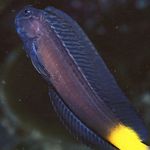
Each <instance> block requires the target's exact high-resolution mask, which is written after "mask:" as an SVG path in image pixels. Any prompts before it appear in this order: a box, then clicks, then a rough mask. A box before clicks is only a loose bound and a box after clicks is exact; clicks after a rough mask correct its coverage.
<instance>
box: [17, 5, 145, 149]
mask: <svg viewBox="0 0 150 150" xmlns="http://www.w3.org/2000/svg"><path fill="white" fill-rule="evenodd" d="M29 10H30V11H29ZM29 10H28V9H24V10H23V11H21V12H20V13H19V15H17V19H16V24H17V31H18V33H19V35H20V36H21V38H22V39H23V42H24V44H25V47H26V49H27V53H28V55H29V56H30V57H31V60H32V63H33V65H34V66H35V68H36V69H37V70H38V72H39V73H40V74H41V75H42V76H43V77H44V78H46V80H47V81H53V82H52V83H53V84H54V85H53V86H54V88H56V87H57V88H56V90H58V89H59V90H60V89H61V90H60V91H59V92H60V93H59V95H60V97H59V95H57V93H56V92H55V91H53V92H52V93H51V94H50V96H51V97H52V101H53V106H54V108H55V110H56V112H57V113H58V114H59V116H60V118H61V120H62V121H63V122H64V123H65V124H66V126H67V127H68V128H69V129H70V130H71V131H72V132H73V134H74V135H75V136H76V137H78V138H80V139H82V141H83V142H85V143H87V144H89V143H90V145H96V146H98V147H99V148H102V149H104V150H105V149H106V150H108V149H113V146H111V145H110V144H109V143H107V142H106V141H105V140H103V139H102V138H101V137H100V136H102V137H104V138H106V139H107V135H106V134H105V133H107V134H109V129H111V128H112V127H113V125H116V124H118V123H120V122H121V123H124V124H125V125H127V126H130V127H132V128H133V129H134V130H135V131H137V133H138V134H139V135H140V136H141V139H142V140H146V138H147V131H146V130H145V127H144V125H143V123H142V121H141V120H140V118H139V117H138V116H137V114H136V112H135V111H134V109H133V107H132V106H131V104H130V102H129V101H128V99H127V98H126V97H125V96H124V94H123V93H122V91H121V90H120V88H119V87H118V85H117V83H116V81H115V79H114V78H113V76H112V74H111V73H110V72H109V70H108V69H107V67H106V65H105V63H104V62H103V60H102V58H101V57H100V56H99V54H98V53H97V51H96V49H95V47H94V46H93V44H92V43H91V42H90V40H89V39H88V37H87V36H86V34H85V33H84V32H83V31H82V29H81V28H80V27H79V25H78V24H77V23H76V22H75V21H74V20H72V19H71V18H70V17H69V16H67V15H66V14H64V13H63V12H61V11H59V10H57V9H55V8H53V7H48V8H46V9H45V11H42V10H39V11H38V10H37V9H34V8H33V10H32V7H29ZM34 10H35V11H34ZM36 13H38V16H37V14H36ZM30 14H32V15H31V16H30ZM33 14H34V15H33ZM29 16H30V17H29ZM26 17H29V18H26ZM24 18H26V19H24ZM18 20H19V21H18ZM20 20H21V21H20ZM20 23H21V24H22V25H20ZM20 26H22V28H21V30H20V28H19V27H20ZM44 29H45V30H44ZM25 30H26V32H25ZM43 30H44V31H45V32H44V31H43ZM40 34H41V35H43V36H39V35H40ZM40 38H41V39H42V40H41V41H40V40H39V41H40V42H41V43H42V44H41V43H40V42H39V41H38V39H40ZM36 40H37V43H38V42H39V43H38V44H37V43H36ZM45 41H46V42H45ZM52 41H53V42H52ZM54 43H55V44H54ZM51 45H52V46H51ZM54 45H55V46H54ZM57 50H58V51H57ZM55 52H56V53H55ZM41 54H43V55H41ZM49 54H51V55H49ZM48 56H49V57H48ZM52 56H53V57H52ZM54 56H55V57H54ZM61 56H62V57H61ZM40 58H41V59H43V60H44V61H43V63H42V61H40ZM52 58H53V59H52ZM57 58H58V59H57ZM60 58H63V59H60ZM50 59H51V61H49V60H50ZM63 60H66V61H63ZM69 60H71V61H69ZM64 62H67V63H64ZM44 63H45V64H44ZM60 64H61V65H60ZM64 64H65V65H64ZM44 65H45V66H44ZM57 66H59V67H57ZM64 66H67V67H68V68H69V69H70V70H69V69H68V68H67V67H66V68H65V67H64ZM44 67H47V70H46V68H44ZM51 68H52V69H51ZM61 69H62V70H63V71H64V72H63V71H62V70H61ZM67 69H68V70H69V71H70V72H67ZM56 71H58V73H56ZM75 71H76V72H75ZM55 73H56V74H55ZM77 73H78V74H77ZM58 74H59V75H60V78H61V79H60V80H59V78H57V77H58V76H59V75H58ZM66 74H67V75H68V74H69V75H70V76H69V75H68V76H66ZM49 75H52V77H53V80H50V77H49ZM61 75H62V76H61ZM72 75H74V76H72ZM55 77H56V78H57V79H56V78H55ZM64 77H66V78H64ZM72 77H74V78H72ZM75 77H78V78H75ZM64 79H65V80H64ZM72 79H74V80H72ZM75 79H76V80H75ZM63 80H64V82H62V81H63ZM68 80H69V81H71V82H69V84H68V82H66V81H68ZM54 81H55V82H54ZM60 83H61V84H60ZM62 83H65V84H62ZM75 83H78V84H77V86H76V87H75V86H74V85H76V84H75ZM80 83H81V84H80ZM56 85H57V86H56ZM70 85H73V88H72V89H71V86H70ZM80 85H82V86H80ZM67 86H68V87H69V88H68V89H69V90H68V89H67V88H64V87H67ZM78 86H80V88H79V89H78ZM58 87H60V88H58ZM82 87H84V88H82ZM62 89H63V90H62ZM70 89H71V90H70ZM74 89H75V93H73V91H74ZM80 89H81V91H83V92H84V91H86V92H85V93H84V94H85V95H86V97H82V96H84V94H83V93H82V92H81V93H80ZM83 89H84V90H83ZM67 92H72V93H71V94H72V95H73V96H72V95H71V94H70V95H71V96H72V97H70V99H69V98H68V97H69V96H68V95H69V94H68V93H67ZM64 93H65V94H64ZM66 93H67V94H68V95H67V94H66ZM79 93H80V96H79V99H76V97H74V95H79ZM63 94H64V95H65V96H64V95H63ZM62 95H63V96H64V97H63V96H62ZM95 95H96V96H95ZM61 97H63V99H62V98H61ZM89 97H90V98H89ZM67 98H68V99H67ZM88 98H89V99H88ZM66 99H67V100H66ZM71 100H72V101H71ZM74 100H78V103H77V102H75V101H74ZM82 100H85V101H82ZM86 100H87V101H88V102H89V103H86V102H87V101H86ZM68 101H69V102H70V101H71V105H69V104H70V103H69V102H68ZM67 102H68V103H67ZM80 102H81V104H82V105H80V104H79V103H80ZM83 102H85V103H86V104H88V105H84V104H85V103H84V104H83ZM78 104H79V105H78ZM83 105H84V106H85V107H84V108H85V109H84V111H82V109H81V108H83V107H82V106H83ZM74 106H76V107H74ZM78 106H80V107H78ZM87 106H88V107H87ZM103 106H106V107H103ZM107 106H108V107H109V108H108V109H107ZM74 108H75V109H74ZM78 108H79V110H78ZM87 108H88V109H87ZM93 108H98V110H99V112H100V113H97V112H98V111H95V110H96V109H93ZM90 110H92V111H90ZM93 110H94V111H93ZM80 111H81V112H82V113H80V114H77V113H78V112H80ZM101 111H102V112H103V113H102V114H103V115H101ZM83 112H88V113H89V114H91V116H92V117H93V118H92V119H93V120H92V119H91V120H89V119H88V117H87V116H88V115H85V114H88V113H83ZM90 112H92V113H90ZM93 112H96V113H93ZM112 112H113V114H112ZM93 114H94V115H93ZM99 115H101V117H99ZM80 116H82V118H80ZM83 116H85V117H83ZM110 116H111V117H110ZM112 116H113V117H112ZM103 117H104V119H102V118H103ZM79 118H80V119H81V120H80V119H79ZM95 118H96V119H95ZM106 118H108V120H111V121H110V122H109V123H108V122H107V121H108V120H107V121H106V122H105V124H104V123H103V120H104V121H105V119H106ZM85 120H86V121H85ZM97 120H98V121H97ZM93 122H94V124H93ZM97 122H98V123H99V125H97V124H96V123H97ZM111 123H112V124H111ZM90 125H94V126H90ZM102 125H103V126H102ZM107 125H108V126H107ZM101 126H102V128H101V129H100V131H99V128H100V127H101ZM105 126H107V129H108V132H105V133H103V134H102V132H103V131H107V130H103V129H106V128H105ZM90 127H91V128H90ZM94 129H95V130H94ZM96 129H97V130H96ZM104 134H105V135H104Z"/></svg>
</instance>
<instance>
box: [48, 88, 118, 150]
mask: <svg viewBox="0 0 150 150" xmlns="http://www.w3.org/2000/svg"><path fill="white" fill-rule="evenodd" d="M49 96H50V98H51V100H52V104H53V107H54V109H55V111H56V113H57V114H58V116H59V117H60V119H61V121H62V122H63V123H64V125H65V126H66V127H67V129H69V130H70V132H71V133H72V134H73V135H74V136H75V138H77V139H79V140H81V141H82V142H83V143H86V144H87V145H89V146H92V147H93V146H94V147H96V148H99V149H102V150H114V149H116V148H115V147H113V146H112V145H111V144H110V143H108V142H107V141H105V140H104V139H102V138H101V137H100V136H97V135H96V134H95V133H94V132H93V131H92V130H90V129H89V128H87V127H86V125H85V124H83V123H82V122H81V121H80V120H79V119H78V118H77V117H76V116H75V115H74V114H73V112H72V111H71V110H70V109H69V108H68V107H67V106H66V104H65V103H64V102H63V100H62V99H61V97H60V96H59V95H58V93H56V92H55V90H53V89H50V90H49Z"/></svg>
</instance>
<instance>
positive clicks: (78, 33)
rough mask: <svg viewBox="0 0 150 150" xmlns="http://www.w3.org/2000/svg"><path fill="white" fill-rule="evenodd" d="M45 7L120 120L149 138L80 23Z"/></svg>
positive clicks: (76, 58) (93, 84)
mask: <svg viewBox="0 0 150 150" xmlns="http://www.w3.org/2000/svg"><path fill="white" fill-rule="evenodd" d="M45 10H46V11H47V12H48V13H49V15H46V17H47V21H48V23H49V25H50V27H51V28H52V29H53V30H54V32H55V33H56V35H57V36H58V38H59V39H60V41H61V42H62V44H63V45H64V47H65V48H66V49H67V50H68V52H69V53H70V54H71V55H72V56H73V58H74V60H75V62H76V63H77V65H78V66H79V67H80V69H81V70H82V72H83V74H84V75H85V77H86V78H87V80H88V81H89V83H90V85H91V87H92V88H93V89H94V90H95V91H96V93H97V94H98V96H100V97H101V99H102V100H103V101H104V102H105V103H106V104H107V106H108V107H109V108H110V109H111V111H112V112H113V113H114V114H115V116H116V117H117V118H119V120H120V121H121V122H123V123H124V124H125V125H127V126H130V127H132V128H133V129H134V130H135V131H137V133H138V134H139V135H140V136H141V138H142V140H146V139H147V131H146V129H145V126H144V125H143V122H142V121H141V119H140V118H139V116H138V115H137V114H136V112H135V111H134V108H133V107H132V106H131V104H130V102H129V101H128V99H127V97H126V96H125V95H124V94H123V92H122V91H121V90H120V88H119V87H118V85H117V83H116V81H115V79H114V77H113V76H112V74H111V73H110V71H109V70H108V69H107V67H106V65H105V63H104V62H103V60H102V58H101V57H100V56H99V54H98V53H97V51H96V49H95V47H94V46H93V44H92V43H91V42H90V40H89V39H88V37H87V36H86V35H85V33H84V32H83V31H82V29H81V28H80V27H79V25H78V24H77V23H76V22H75V21H74V20H73V19H71V18H70V17H69V16H68V15H66V14H65V13H63V12H62V11H59V10H57V9H55V8H53V7H48V8H46V9H45Z"/></svg>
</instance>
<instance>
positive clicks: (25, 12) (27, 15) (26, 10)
mask: <svg viewBox="0 0 150 150" xmlns="http://www.w3.org/2000/svg"><path fill="white" fill-rule="evenodd" d="M24 15H25V16H26V17H30V16H31V10H30V9H25V10H24Z"/></svg>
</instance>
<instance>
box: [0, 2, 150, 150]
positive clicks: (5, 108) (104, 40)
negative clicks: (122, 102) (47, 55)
mask: <svg viewBox="0 0 150 150" xmlns="http://www.w3.org/2000/svg"><path fill="white" fill-rule="evenodd" d="M29 4H32V5H33V6H35V7H38V8H41V9H44V8H45V7H47V6H54V7H56V8H59V9H61V10H63V11H65V12H66V13H68V14H69V15H70V16H72V17H73V18H74V19H75V20H76V21H77V22H78V23H79V24H80V25H81V27H82V28H83V29H84V31H85V32H86V33H87V35H88V36H89V38H90V39H91V40H92V42H93V43H94V45H95V46H96V48H97V50H98V51H99V52H100V55H101V57H102V58H103V59H104V60H105V62H106V64H107V66H108V67H109V69H110V70H111V72H112V73H113V75H114V76H115V78H116V80H117V81H118V84H119V85H120V87H121V89H122V90H123V91H124V92H125V94H126V95H127V96H128V97H129V99H130V100H131V102H132V103H133V105H134V106H135V107H136V109H137V111H138V112H139V114H140V115H141V117H142V118H143V120H144V122H145V124H146V127H147V128H148V129H149V130H150V1H149V0H36V1H35V0H0V84H1V88H0V89H1V91H2V92H1V93H0V95H1V96H0V97H1V98H0V100H1V101H2V102H1V109H0V113H1V124H2V130H3V131H4V130H6V131H5V132H4V133H3V134H2V135H3V136H2V139H4V140H3V142H1V137H0V144H1V145H2V146H1V147H2V150H5V149H6V150H7V149H8V150H11V149H16V150H17V148H18V149H21V148H22V149H23V148H24V149H25V150H28V149H31V150H34V149H35V150H38V148H39V147H40V146H41V147H40V148H39V149H40V150H46V149H44V147H42V146H43V143H44V144H45V141H46V140H47V139H46V140H45V138H41V137H40V138H39V139H38V140H39V141H40V142H39V141H38V140H37V139H36V138H37V137H38V136H37V135H36V136H35V137H36V138H35V137H34V136H33V137H32V136H31V135H32V132H33V129H36V131H38V132H40V133H42V134H43V135H44V136H45V135H46V136H49V135H54V137H55V135H56V137H55V138H58V137H59V139H65V140H64V141H65V142H66V143H67V142H68V141H69V140H70V139H71V142H70V141H69V143H73V144H75V145H78V144H77V143H76V142H75V141H74V140H73V139H72V136H70V135H69V134H68V132H66V130H65V129H63V127H62V125H61V124H60V122H59V121H58V119H57V117H56V115H55V113H54V112H53V109H52V107H51V104H50V101H49V97H48V95H47V93H48V89H47V86H46V84H45V82H44V81H43V80H42V79H41V78H40V76H39V75H38V74H37V73H36V71H35V70H34V69H33V67H32V65H31V63H30V61H29V59H27V57H26V56H25V53H24V52H23V50H22V49H23V47H22V42H21V41H20V39H19V37H18V36H17V34H16V31H15V25H14V18H15V15H16V13H17V12H18V11H19V10H20V9H21V8H22V7H24V6H26V5H29ZM3 93H5V95H6V96H5V98H4V96H3V95H4V94H3ZM14 117H15V118H17V121H16V120H15V119H14ZM10 129H11V130H13V133H11V132H10V131H9V130H10ZM8 131H9V132H8ZM0 132H1V131H0ZM10 133H11V134H10ZM0 135H1V133H0ZM29 135H30V136H29ZM62 135H64V136H65V137H64V136H62ZM40 136H41V135H40ZM4 137H5V138H4ZM10 137H11V138H10ZM12 139H13V140H12ZM20 139H21V141H20ZM29 139H30V140H29ZM41 139H42V140H41ZM6 141H7V142H6ZM8 141H9V142H8ZM10 141H11V142H10ZM34 142H35V143H36V144H37V143H40V144H41V145H38V146H37V147H38V148H37V147H35V146H33V145H34V144H33V143H34ZM65 142H64V143H65ZM5 143H10V144H5ZM54 143H55V142H53V145H60V144H58V143H56V144H54ZM73 144H72V145H73ZM6 145H7V146H6ZM8 145H10V146H8ZM62 145H63V144H61V148H62V147H63V148H64V149H65V146H66V145H67V144H64V145H63V146H62ZM67 146H68V145H67ZM74 147H75V146H74ZM63 148H62V149H63ZM82 148H83V149H87V148H86V147H82ZM82 148H79V147H76V148H75V149H82ZM24 149H23V150H24ZM51 149H52V150H53V149H56V150H57V149H58V150H59V148H51ZM70 150H74V149H73V146H70Z"/></svg>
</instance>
